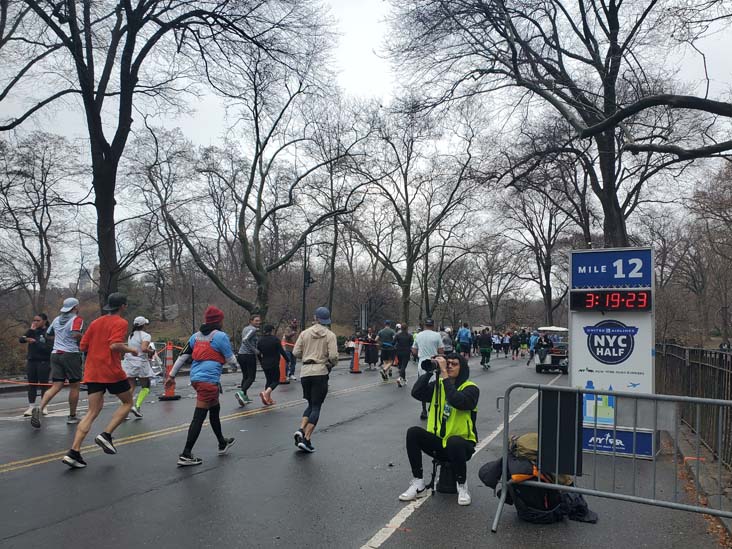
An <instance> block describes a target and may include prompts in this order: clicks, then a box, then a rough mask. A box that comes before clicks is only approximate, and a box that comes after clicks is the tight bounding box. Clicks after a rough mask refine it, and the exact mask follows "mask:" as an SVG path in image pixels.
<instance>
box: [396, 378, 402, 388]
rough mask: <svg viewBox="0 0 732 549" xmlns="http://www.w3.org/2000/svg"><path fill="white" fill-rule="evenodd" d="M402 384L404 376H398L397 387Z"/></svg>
mask: <svg viewBox="0 0 732 549" xmlns="http://www.w3.org/2000/svg"><path fill="white" fill-rule="evenodd" d="M401 386H402V378H400V377H398V378H397V387H401Z"/></svg>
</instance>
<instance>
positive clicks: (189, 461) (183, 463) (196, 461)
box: [178, 454, 203, 467]
mask: <svg viewBox="0 0 732 549" xmlns="http://www.w3.org/2000/svg"><path fill="white" fill-rule="evenodd" d="M201 463H203V460H202V459H201V458H197V457H193V456H184V455H183V454H181V455H179V456H178V467H190V466H191V465H201Z"/></svg>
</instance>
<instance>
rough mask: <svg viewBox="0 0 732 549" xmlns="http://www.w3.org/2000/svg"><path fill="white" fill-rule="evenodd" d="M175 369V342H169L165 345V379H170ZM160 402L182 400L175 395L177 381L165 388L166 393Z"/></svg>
mask: <svg viewBox="0 0 732 549" xmlns="http://www.w3.org/2000/svg"><path fill="white" fill-rule="evenodd" d="M172 369H173V342H172V341H168V343H167V344H166V345H165V379H168V378H169V377H170V371H171V370H172ZM158 400H180V395H176V394H175V379H173V384H172V385H169V386H166V387H165V392H164V393H163V394H162V395H160V396H159V397H158Z"/></svg>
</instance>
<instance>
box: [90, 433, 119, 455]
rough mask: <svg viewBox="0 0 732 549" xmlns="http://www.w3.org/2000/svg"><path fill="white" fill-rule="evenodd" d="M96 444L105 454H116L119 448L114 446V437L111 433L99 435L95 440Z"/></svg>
mask: <svg viewBox="0 0 732 549" xmlns="http://www.w3.org/2000/svg"><path fill="white" fill-rule="evenodd" d="M94 442H96V443H97V444H98V445H99V447H100V448H101V449H102V450H104V453H105V454H116V453H117V448H115V447H114V444H112V435H110V434H109V433H100V434H98V435H97V437H96V438H95V439H94Z"/></svg>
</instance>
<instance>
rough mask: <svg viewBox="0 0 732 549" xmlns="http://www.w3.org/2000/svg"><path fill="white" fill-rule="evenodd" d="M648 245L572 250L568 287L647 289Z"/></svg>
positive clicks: (649, 285)
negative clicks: (643, 246)
mask: <svg viewBox="0 0 732 549" xmlns="http://www.w3.org/2000/svg"><path fill="white" fill-rule="evenodd" d="M652 269H653V263H652V262H651V250H650V249H649V248H627V249H619V250H598V251H573V252H572V272H571V273H570V278H571V288H572V289H583V288H650V287H651V280H652V278H651V277H652V275H653V273H652Z"/></svg>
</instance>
